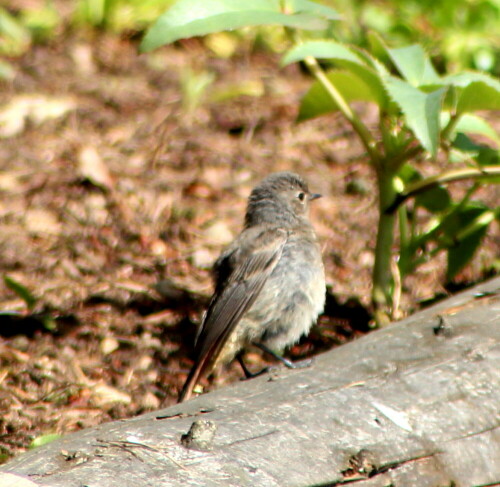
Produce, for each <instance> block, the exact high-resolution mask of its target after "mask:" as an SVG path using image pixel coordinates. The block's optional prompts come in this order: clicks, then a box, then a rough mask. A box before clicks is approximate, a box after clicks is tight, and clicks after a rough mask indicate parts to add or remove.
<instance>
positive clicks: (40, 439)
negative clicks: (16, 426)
mask: <svg viewBox="0 0 500 487" xmlns="http://www.w3.org/2000/svg"><path fill="white" fill-rule="evenodd" d="M59 438H61V435H58V434H57V433H48V434H46V435H42V436H37V437H36V438H35V439H34V440H33V441H32V442H31V444H30V448H36V447H37V446H42V445H46V444H47V443H51V442H52V441H54V440H57V439H59Z"/></svg>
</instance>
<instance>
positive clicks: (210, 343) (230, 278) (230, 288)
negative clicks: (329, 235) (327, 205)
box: [179, 227, 288, 401]
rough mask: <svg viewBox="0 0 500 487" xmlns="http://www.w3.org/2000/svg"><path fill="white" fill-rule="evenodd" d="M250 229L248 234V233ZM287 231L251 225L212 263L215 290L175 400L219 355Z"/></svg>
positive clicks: (257, 290)
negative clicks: (214, 264)
mask: <svg viewBox="0 0 500 487" xmlns="http://www.w3.org/2000/svg"><path fill="white" fill-rule="evenodd" d="M248 232H252V234H248ZM287 238H288V233H287V232H286V231H285V230H283V229H269V228H259V227H252V228H251V229H249V230H247V234H246V235H245V232H244V233H242V235H241V236H240V238H239V239H238V240H237V241H236V242H235V243H234V244H233V245H232V246H231V247H230V248H229V249H228V250H227V251H226V252H224V253H223V254H222V255H221V257H220V258H219V260H218V261H217V263H216V266H215V271H216V276H217V283H216V292H215V293H214V297H213V298H212V301H211V302H210V305H209V307H208V310H207V313H206V315H205V319H204V321H203V325H202V327H201V329H200V332H199V334H198V337H197V340H196V355H197V358H196V362H195V364H194V366H193V369H192V370H191V373H190V374H189V376H188V378H187V380H186V384H185V385H184V388H183V390H182V392H181V395H180V398H179V401H183V400H186V399H187V398H188V397H189V396H190V395H191V390H192V388H193V387H194V385H195V383H196V381H197V379H198V377H199V376H200V374H201V373H202V372H203V371H204V369H205V368H206V367H207V366H208V365H209V364H210V363H211V362H213V360H215V359H216V357H217V356H218V355H219V353H220V351H221V349H222V347H223V346H224V344H225V343H226V340H227V339H228V337H229V336H230V334H231V332H232V331H233V330H234V328H235V326H236V325H237V324H238V322H239V321H240V319H241V317H242V316H243V315H244V314H245V312H246V311H248V309H250V307H251V306H252V304H253V303H254V302H255V300H256V299H257V297H258V295H259V293H260V291H261V290H262V288H263V286H264V284H265V283H266V281H267V279H268V277H269V275H270V274H271V272H272V271H273V269H274V267H275V266H276V264H277V262H278V261H279V259H280V257H281V254H282V251H283V247H284V245H285V243H286V241H287Z"/></svg>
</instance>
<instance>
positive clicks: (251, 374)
mask: <svg viewBox="0 0 500 487" xmlns="http://www.w3.org/2000/svg"><path fill="white" fill-rule="evenodd" d="M236 359H237V360H238V362H239V364H240V365H241V368H242V369H243V373H244V374H245V379H253V378H254V377H258V376H259V375H262V374H265V373H266V372H268V371H269V367H264V368H263V369H262V370H259V372H250V371H249V370H248V367H247V366H246V365H245V362H244V361H243V351H241V352H240V353H239V354H238V355H236Z"/></svg>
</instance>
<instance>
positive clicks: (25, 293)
mask: <svg viewBox="0 0 500 487" xmlns="http://www.w3.org/2000/svg"><path fill="white" fill-rule="evenodd" d="M3 282H4V283H5V285H6V286H7V287H8V288H9V289H11V290H12V291H14V292H15V293H16V294H17V295H18V296H19V297H20V298H21V299H22V300H23V301H24V302H25V303H26V306H27V307H28V309H33V307H34V306H35V304H36V301H37V300H36V298H35V297H34V296H33V294H32V293H31V292H30V291H29V290H28V288H26V287H25V286H24V285H22V284H21V283H20V282H18V281H16V280H14V279H12V277H10V276H7V275H5V276H3Z"/></svg>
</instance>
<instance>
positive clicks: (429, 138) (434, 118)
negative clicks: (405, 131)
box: [383, 76, 446, 156]
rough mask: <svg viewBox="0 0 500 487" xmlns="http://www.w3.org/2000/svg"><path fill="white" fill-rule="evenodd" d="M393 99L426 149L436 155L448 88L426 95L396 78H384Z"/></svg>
mask: <svg viewBox="0 0 500 487" xmlns="http://www.w3.org/2000/svg"><path fill="white" fill-rule="evenodd" d="M383 81H384V85H385V87H386V88H387V91H388V92H389V95H390V96H391V98H392V99H393V100H394V101H395V102H396V104H397V105H398V106H399V108H400V109H401V111H402V112H403V115H404V117H405V119H406V123H407V124H408V126H409V127H410V129H411V130H412V131H413V133H414V134H415V136H416V137H417V139H418V140H419V141H420V143H421V144H422V146H423V147H424V149H426V150H427V151H429V152H430V153H431V154H432V155H433V156H435V155H436V153H437V149H438V142H439V114H440V110H441V104H442V100H443V97H444V95H445V93H446V88H440V89H438V90H436V91H433V92H431V93H424V92H422V91H421V90H419V89H418V88H415V87H413V86H411V85H410V84H409V83H407V82H406V81H403V80H400V79H399V78H396V77H394V76H388V77H385V78H383Z"/></svg>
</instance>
